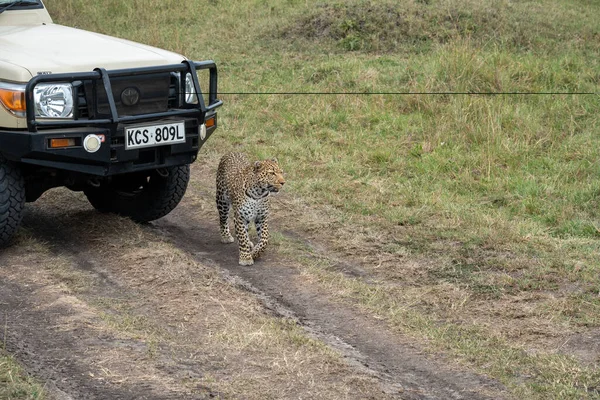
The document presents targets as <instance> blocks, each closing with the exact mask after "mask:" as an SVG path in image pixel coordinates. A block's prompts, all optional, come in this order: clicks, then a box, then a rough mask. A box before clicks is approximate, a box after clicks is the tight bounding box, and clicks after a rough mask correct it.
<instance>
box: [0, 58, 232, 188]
mask: <svg viewBox="0 0 600 400" xmlns="http://www.w3.org/2000/svg"><path fill="white" fill-rule="evenodd" d="M197 70H208V71H209V73H210V75H209V81H208V86H209V92H208V93H207V96H206V99H205V96H204V93H203V92H202V90H201V88H200V83H199V81H198V77H197V75H196V73H195V71H197ZM189 72H194V73H192V77H193V81H194V86H195V90H196V93H197V94H198V95H197V98H198V102H197V104H188V103H186V102H185V101H183V100H181V101H177V102H176V104H171V103H169V107H168V109H165V110H162V111H159V112H152V113H146V114H140V115H121V114H123V109H122V107H121V106H120V105H119V104H118V102H115V93H114V91H113V86H112V85H111V78H113V79H115V80H116V79H121V81H122V80H123V79H127V78H128V77H132V78H134V77H140V76H144V75H146V76H150V77H152V76H156V75H157V74H170V76H172V77H173V76H174V77H176V78H177V79H178V80H177V81H176V82H177V84H176V85H175V86H178V87H176V88H175V89H177V90H175V91H176V92H177V93H179V94H177V97H176V98H181V95H180V94H181V93H183V92H184V91H185V83H184V82H185V75H186V74H187V73H189ZM47 82H71V83H72V84H73V85H74V86H78V87H84V86H85V85H88V86H89V85H92V84H93V85H98V87H99V89H102V90H103V93H104V96H105V99H104V100H105V101H106V104H105V105H104V106H105V108H106V109H107V110H108V113H107V114H105V115H100V114H99V113H96V112H90V113H89V114H88V115H84V116H80V115H77V116H76V117H75V118H74V119H72V120H37V119H36V117H35V112H34V107H33V104H34V99H33V89H34V87H35V86H36V85H37V84H40V83H47ZM98 91H99V90H98ZM94 93H96V89H95V87H94ZM106 94H108V95H106ZM116 94H117V95H118V93H116ZM216 94H217V69H216V66H215V64H214V62H212V61H204V62H192V61H185V62H183V63H181V64H176V65H167V66H158V67H145V68H136V69H123V70H114V71H106V70H103V69H96V70H94V71H93V72H86V73H73V74H53V75H39V76H36V77H35V78H33V79H32V80H31V81H30V82H29V83H28V84H27V88H26V101H27V126H28V128H27V130H3V129H2V128H0V153H1V154H2V155H4V157H6V158H8V159H10V160H12V161H16V162H22V163H26V164H31V165H36V166H41V167H47V168H55V169H60V170H67V171H73V172H80V173H84V174H90V175H97V176H110V175H115V174H123V173H129V172H135V171H143V170H149V169H156V168H162V167H169V166H176V165H184V164H189V163H192V162H194V161H195V159H196V156H197V154H198V151H199V150H200V148H201V147H202V145H203V144H204V143H205V142H206V140H208V138H209V137H210V135H211V134H212V133H213V132H214V130H215V129H216V127H217V114H216V108H218V107H220V106H221V105H222V101H221V100H218V99H217V97H216ZM169 101H171V100H169ZM117 105H119V107H117ZM179 121H183V122H184V123H185V142H182V143H177V144H170V145H163V146H155V147H146V148H140V149H130V150H127V149H126V148H125V136H124V129H125V128H126V127H127V126H131V125H139V124H144V123H153V124H162V123H170V122H179ZM207 121H211V122H212V125H211V124H209V125H211V126H209V127H207V128H206V135H200V127H201V126H202V125H204V124H205V123H206V122H207ZM90 134H94V135H98V136H100V137H103V138H104V143H102V145H101V146H100V149H99V150H98V151H96V152H94V153H90V152H88V151H86V150H85V149H84V147H83V140H84V138H85V137H86V136H87V135H90ZM61 138H68V139H73V140H74V145H72V146H70V147H65V148H52V147H50V140H51V139H61Z"/></svg>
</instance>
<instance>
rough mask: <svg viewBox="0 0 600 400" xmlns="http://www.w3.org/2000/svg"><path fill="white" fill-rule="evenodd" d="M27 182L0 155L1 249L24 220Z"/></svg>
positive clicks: (13, 166)
mask: <svg viewBox="0 0 600 400" xmlns="http://www.w3.org/2000/svg"><path fill="white" fill-rule="evenodd" d="M24 208H25V180H24V179H23V175H22V174H21V170H20V169H19V168H18V167H17V166H16V165H14V164H13V163H12V162H10V161H8V160H7V159H5V158H4V157H3V156H2V155H0V247H4V246H6V245H7V244H8V243H9V242H10V240H11V239H12V237H13V236H14V234H15V232H16V231H17V229H19V226H20V225H21V220H22V219H23V210H24Z"/></svg>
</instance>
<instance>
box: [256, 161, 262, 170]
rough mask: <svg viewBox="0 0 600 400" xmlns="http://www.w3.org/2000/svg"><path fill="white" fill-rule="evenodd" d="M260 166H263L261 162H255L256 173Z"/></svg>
mask: <svg viewBox="0 0 600 400" xmlns="http://www.w3.org/2000/svg"><path fill="white" fill-rule="evenodd" d="M260 165H261V162H260V161H255V162H254V172H258V170H259V169H260Z"/></svg>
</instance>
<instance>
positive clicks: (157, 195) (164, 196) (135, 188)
mask: <svg viewBox="0 0 600 400" xmlns="http://www.w3.org/2000/svg"><path fill="white" fill-rule="evenodd" d="M165 172H166V174H165ZM189 179H190V166H189V165H182V166H178V167H170V168H166V169H164V170H162V171H161V173H159V172H158V171H152V172H151V173H149V174H139V173H136V174H127V175H123V176H117V177H115V178H113V180H112V181H111V182H110V183H108V184H102V185H100V186H99V187H92V186H90V187H87V188H86V189H84V193H85V195H86V197H87V198H88V200H89V202H90V204H91V205H92V206H93V207H94V208H95V209H97V210H98V211H101V212H112V213H116V214H119V215H123V216H126V217H129V218H131V219H133V220H134V221H136V222H149V221H153V220H155V219H158V218H161V217H164V216H165V215H167V214H168V213H170V212H171V211H172V210H173V209H174V208H175V207H177V204H179V202H180V201H181V199H182V198H183V195H184V194H185V191H186V189H187V185H188V182H189Z"/></svg>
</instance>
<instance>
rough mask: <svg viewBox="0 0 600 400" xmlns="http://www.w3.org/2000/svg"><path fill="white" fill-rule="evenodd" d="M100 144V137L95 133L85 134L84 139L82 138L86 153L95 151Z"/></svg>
mask: <svg viewBox="0 0 600 400" xmlns="http://www.w3.org/2000/svg"><path fill="white" fill-rule="evenodd" d="M101 145H102V139H100V138H99V137H98V136H97V135H87V136H86V137H85V139H83V148H84V149H85V151H87V152H88V153H95V152H97V151H98V150H99V149H100V146H101Z"/></svg>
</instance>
